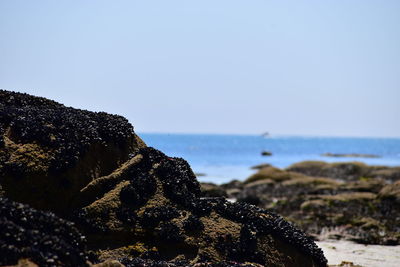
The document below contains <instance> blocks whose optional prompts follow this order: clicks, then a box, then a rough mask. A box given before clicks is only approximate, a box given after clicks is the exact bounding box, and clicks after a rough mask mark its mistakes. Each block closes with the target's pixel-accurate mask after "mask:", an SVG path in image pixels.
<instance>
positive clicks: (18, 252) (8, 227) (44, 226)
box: [0, 198, 87, 266]
mask: <svg viewBox="0 0 400 267" xmlns="http://www.w3.org/2000/svg"><path fill="white" fill-rule="evenodd" d="M0 229H1V231H0V266H3V265H14V264H17V263H18V261H20V260H21V259H30V260H29V261H30V262H31V263H32V262H33V263H35V264H37V265H38V266H86V265H87V264H86V261H87V256H86V251H85V249H86V247H85V238H84V237H83V236H82V235H81V234H80V233H79V232H78V230H77V229H76V228H75V226H74V225H73V224H72V223H70V222H67V221H65V220H62V219H60V218H58V217H57V216H55V215H54V214H52V213H49V212H42V211H37V210H35V209H32V208H30V207H28V206H27V205H24V204H21V203H17V202H13V201H10V200H7V199H5V198H0ZM28 266H32V265H28Z"/></svg>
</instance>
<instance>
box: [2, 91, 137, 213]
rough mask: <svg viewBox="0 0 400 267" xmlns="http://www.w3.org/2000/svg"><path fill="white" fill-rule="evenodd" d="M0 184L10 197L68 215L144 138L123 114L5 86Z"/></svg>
mask: <svg viewBox="0 0 400 267" xmlns="http://www.w3.org/2000/svg"><path fill="white" fill-rule="evenodd" d="M0 143H1V150H0V171H1V178H0V184H1V185H2V187H3V190H4V191H5V196H6V197H9V198H11V199H13V200H16V201H19V202H23V203H27V204H30V205H32V206H33V207H36V208H39V209H45V210H52V211H55V212H57V213H58V214H65V213H67V211H70V210H71V209H73V208H74V207H76V206H78V205H79V203H75V202H74V198H75V197H76V195H77V194H78V193H79V191H80V190H81V189H82V188H83V187H85V186H86V185H87V184H88V183H89V182H90V181H92V180H93V179H95V178H97V177H100V176H104V175H107V174H109V173H111V172H112V171H113V170H114V169H116V168H117V167H118V166H119V165H120V164H121V163H123V162H124V161H126V160H127V159H128V158H129V157H130V155H131V154H132V153H135V152H136V151H137V150H138V149H139V148H140V147H143V146H144V143H143V142H142V141H141V140H140V139H139V138H138V137H137V136H136V135H135V134H134V132H133V127H132V125H131V124H130V123H129V122H128V121H127V120H126V119H125V118H123V117H121V116H117V115H110V114H107V113H104V112H90V111H86V110H79V109H74V108H70V107H65V106H64V105H62V104H59V103H56V102H54V101H51V100H47V99H45V98H41V97H35V96H31V95H27V94H22V93H15V92H9V91H4V90H0Z"/></svg>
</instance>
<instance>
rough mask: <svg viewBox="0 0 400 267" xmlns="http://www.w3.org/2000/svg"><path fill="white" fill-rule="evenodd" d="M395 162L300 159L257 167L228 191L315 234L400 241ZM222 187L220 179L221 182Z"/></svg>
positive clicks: (390, 242) (365, 240)
mask: <svg viewBox="0 0 400 267" xmlns="http://www.w3.org/2000/svg"><path fill="white" fill-rule="evenodd" d="M397 175H398V168H394V167H393V168H390V167H383V166H367V165H365V164H361V163H353V162H349V163H325V162H301V163H297V164H294V165H292V166H290V167H289V168H287V169H286V170H282V169H278V168H275V167H272V166H268V165H266V166H264V167H260V168H259V170H258V172H256V173H255V174H253V175H252V176H250V177H249V178H248V179H247V180H246V181H245V182H244V183H243V184H242V185H237V188H240V190H239V192H237V191H236V192H235V195H234V196H233V195H231V193H230V192H232V189H231V191H228V190H227V191H226V193H227V194H228V197H236V198H237V199H238V200H239V201H242V202H246V203H251V204H254V205H257V206H259V207H261V208H265V209H267V210H272V211H275V212H277V213H279V214H281V215H282V216H284V217H285V218H286V219H288V220H289V221H291V222H293V223H295V224H296V225H298V226H299V227H301V228H302V229H303V230H304V231H307V233H309V234H313V235H314V236H315V237H317V238H335V239H339V238H343V239H348V240H353V241H356V242H359V243H367V244H387V245H393V244H399V243H400V235H399V234H398V233H399V231H400V228H399V225H400V208H399V205H398V203H400V202H399V195H400V194H399V192H400V190H399V188H400V187H399V182H400V181H397V182H395V183H391V181H393V180H396V179H397ZM221 188H224V185H222V186H221Z"/></svg>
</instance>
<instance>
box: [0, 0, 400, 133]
mask: <svg viewBox="0 0 400 267" xmlns="http://www.w3.org/2000/svg"><path fill="white" fill-rule="evenodd" d="M0 38H1V39H0V88H3V89H9V90H15V91H20V92H27V93H31V94H35V95H40V96H45V97H48V98H52V99H55V100H57V101H59V102H62V103H64V104H66V105H68V106H74V107H79V108H85V109H89V110H95V111H107V112H111V113H117V114H121V115H124V116H126V117H127V118H128V119H129V120H130V121H131V122H132V124H133V125H134V126H135V129H136V130H137V131H139V132H169V133H171V132H185V133H241V134H245V133H254V134H259V133H262V132H264V131H269V132H271V133H272V134H292V135H299V134H301V135H328V136H397V137H400V1H398V0H395V1H390V0H385V1H378V0H376V1H368V0H360V1H355V0H352V1H349V0H341V1H339V0H335V1H329V0H319V1H298V0H294V1H281V0H279V1H278V0H277V1H268V0H263V1H257V0H247V1H246V0H240V1H237V0H201V1H200V0H199V1H194V0H193V1H188V0H182V1H173V0H168V1H165V0H160V1H152V0H146V1H144V0H143V1H111V0H110V1H99V0H96V1H87V0H86V1H85V0H79V1H61V0H57V1H39V0H36V1H30V0H26V1H20V0H1V1H0Z"/></svg>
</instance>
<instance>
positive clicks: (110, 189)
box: [0, 91, 326, 266]
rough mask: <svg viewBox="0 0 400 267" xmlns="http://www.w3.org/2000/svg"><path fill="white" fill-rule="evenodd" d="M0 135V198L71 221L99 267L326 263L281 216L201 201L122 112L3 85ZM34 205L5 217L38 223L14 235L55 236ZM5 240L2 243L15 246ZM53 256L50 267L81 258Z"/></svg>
mask: <svg viewBox="0 0 400 267" xmlns="http://www.w3.org/2000/svg"><path fill="white" fill-rule="evenodd" d="M0 133H1V136H2V137H1V139H0V145H1V146H0V174H1V175H0V185H1V189H0V194H1V195H4V196H5V197H8V198H10V199H12V200H14V201H19V202H23V203H29V204H30V205H32V206H33V207H35V208H38V209H44V210H51V211H53V212H56V213H57V214H58V215H59V216H60V217H62V218H65V219H68V220H71V221H74V222H75V224H76V227H77V228H78V229H79V230H80V231H81V232H82V233H83V234H84V235H85V236H86V237H87V246H88V250H85V248H84V247H82V246H81V245H80V243H79V242H75V241H74V242H72V247H71V248H70V249H71V250H72V251H76V252H77V253H78V254H79V255H82V258H79V259H84V258H85V257H86V255H88V256H87V257H88V259H89V260H90V261H91V262H92V263H95V264H99V265H98V266H118V264H124V265H126V266H145V265H146V266H257V265H267V266H326V259H325V258H324V256H323V253H322V251H321V250H320V249H319V248H318V247H317V246H316V245H315V243H314V242H313V241H312V239H310V238H309V237H307V236H306V235H305V234H304V233H303V232H301V231H300V230H298V229H296V228H295V227H293V226H292V225H291V224H290V223H288V222H286V221H285V220H283V219H282V218H281V217H280V216H278V215H276V214H274V213H270V212H267V211H265V210H262V209H260V208H257V207H255V206H252V205H248V204H245V203H230V202H227V201H226V200H225V199H224V198H212V197H202V196H201V190H200V185H199V183H198V182H197V180H196V177H195V175H194V174H193V172H192V170H191V169H190V167H189V165H188V163H187V162H186V161H184V160H183V159H180V158H170V157H168V156H166V155H164V154H163V153H161V152H160V151H158V150H156V149H153V148H149V147H146V146H145V144H144V143H143V142H142V141H141V140H140V139H139V138H138V137H137V136H136V135H135V134H134V132H133V127H132V126H131V125H130V124H129V123H128V122H127V121H126V119H124V118H122V117H120V116H115V115H110V114H106V113H93V112H89V111H83V110H77V109H73V108H67V107H65V106H63V105H61V104H58V103H56V102H53V101H50V100H47V99H44V98H39V97H33V96H29V95H26V94H19V93H13V92H8V91H0ZM4 203H5V204H2V205H3V208H4V209H5V210H6V212H8V211H7V210H9V208H10V205H9V204H7V203H8V202H4ZM13 205H19V204H13ZM31 211H32V216H28V217H27V216H22V215H21V216H19V215H18V216H16V217H13V215H10V216H11V217H10V218H12V220H11V219H10V221H12V222H13V224H12V225H14V224H15V221H17V223H18V224H19V223H21V224H22V222H20V221H18V220H24V219H23V218H25V219H26V220H27V222H26V223H31V221H34V220H38V221H39V222H41V226H42V227H44V228H40V229H39V230H40V231H39V232H36V231H33V232H32V231H22V232H21V238H22V239H23V240H27V239H29V238H32V240H35V238H40V237H41V236H42V235H49V236H52V235H50V234H47V231H48V229H47V228H46V227H47V226H48V225H47V224H46V222H45V221H47V220H49V221H50V226H51V225H53V224H54V223H53V224H52V219H51V218H53V221H55V222H58V220H60V219H57V218H56V217H55V216H54V215H48V216H50V217H51V218H50V219H46V220H44V219H40V218H41V216H47V215H43V214H48V213H42V212H36V211H33V210H31ZM13 214H14V213H13ZM52 216H53V217H52ZM46 218H47V217H46ZM61 221H62V220H61ZM63 222H64V221H63ZM66 224H67V225H69V224H68V223H66ZM24 227H25V225H24ZM26 227H27V229H30V228H28V226H26ZM32 227H33V228H34V227H35V224H33V225H32ZM38 227H39V225H38ZM71 227H72V226H71ZM10 229H11V230H10V231H11V232H12V231H14V232H18V231H20V230H21V228H18V227H17V228H15V229H14V228H10ZM54 229H55V231H56V229H58V228H57V227H54ZM71 231H72V232H73V231H74V230H71ZM51 233H52V232H51ZM60 233H61V237H62V238H61V237H60V238H59V239H58V240H59V241H60V242H64V239H63V238H64V236H63V233H64V230H62V231H61V232H59V231H56V233H55V234H54V236H58V235H57V234H60ZM74 233H75V232H74ZM76 235H77V236H80V235H79V234H78V233H77V234H76ZM65 238H68V237H65ZM2 240H4V241H2V243H1V244H2V245H4V248H7V246H8V245H9V244H11V245H13V244H14V243H15V242H17V243H18V240H10V239H7V237H4V238H3V239H2ZM67 240H70V239H67ZM73 240H75V239H73ZM0 241H1V240H0ZM54 242H55V241H54ZM68 244H69V243H68V242H67V243H66V244H64V243H62V245H63V246H64V247H63V246H61V245H60V246H58V247H57V248H62V249H64V248H65V246H66V245H68ZM74 245H75V246H76V247H73V246H74ZM35 249H36V250H35ZM37 249H38V248H37V244H36V243H35V242H33V243H29V242H28V243H27V245H26V249H23V250H15V251H14V252H15V253H14V254H13V255H12V257H13V258H10V261H12V262H4V264H17V262H18V260H20V259H25V258H30V256H29V255H26V254H25V252H26V251H34V250H35V251H37V252H44V253H46V250H45V249H42V248H41V247H39V250H37ZM68 249H69V247H68V248H65V250H66V251H68ZM74 249H75V250H74ZM45 255H47V254H45ZM49 255H52V254H51V253H50V254H49ZM71 255H72V254H71ZM61 256H62V255H60V257H61ZM46 257H47V256H46ZM46 257H44V259H47V258H46ZM60 257H59V259H60V264H57V265H62V264H64V265H66V266H84V265H85V264H86V263H82V262H77V263H75V262H74V263H73V264H72V263H70V262H69V261H71V260H72V259H65V260H61V259H63V258H60ZM31 260H32V261H33V262H34V263H37V264H41V263H42V262H41V260H42V259H36V258H34V257H32V258H31ZM115 260H117V261H118V262H119V263H118V262H115ZM61 261H62V262H61ZM115 264H116V265H115Z"/></svg>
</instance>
